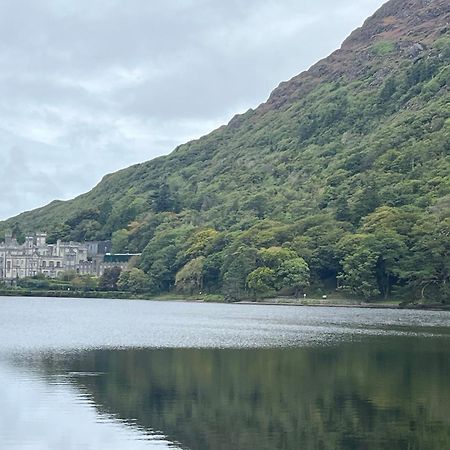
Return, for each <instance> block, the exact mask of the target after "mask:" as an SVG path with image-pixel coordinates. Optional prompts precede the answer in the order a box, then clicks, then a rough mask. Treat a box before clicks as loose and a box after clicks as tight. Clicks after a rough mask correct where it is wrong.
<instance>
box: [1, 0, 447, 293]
mask: <svg viewBox="0 0 450 450" xmlns="http://www.w3.org/2000/svg"><path fill="white" fill-rule="evenodd" d="M449 23H450V5H449V3H448V0H391V1H389V2H388V3H386V4H385V5H384V6H383V7H382V8H381V9H380V10H379V11H378V12H377V13H375V15H374V16H372V17H370V18H369V19H368V20H367V21H366V22H365V23H364V25H363V27H361V28H360V29H358V30H356V31H354V32H353V33H352V34H351V35H350V37H349V38H348V39H347V40H346V41H345V42H344V43H343V45H342V47H341V48H340V49H339V50H337V51H336V52H334V53H333V54H332V55H330V56H329V57H328V58H326V59H324V60H322V61H320V62H318V63H317V64H316V65H315V66H313V67H312V68H311V69H310V70H308V71H306V72H304V73H302V74H300V75H298V76H297V77H294V78H293V79H291V80H290V81H288V82H284V83H281V84H280V86H279V87H278V88H277V89H275V90H274V91H273V93H272V94H271V96H270V98H269V99H268V101H267V102H266V103H264V104H262V105H260V106H259V107H258V108H256V109H255V110H249V111H248V112H247V113H245V114H243V115H239V116H236V117H234V118H233V119H232V120H231V121H230V123H229V124H228V125H226V126H223V127H221V128H219V129H218V130H215V131H214V132H212V133H210V134H209V135H207V136H204V137H202V138H201V139H199V140H196V141H193V142H189V143H187V144H185V145H182V146H180V147H178V148H176V149H175V150H174V151H173V152H172V153H171V154H170V155H168V156H164V157H160V158H157V159H154V160H152V161H149V162H146V163H143V164H139V165H135V166H132V167H129V168H127V169H124V170H122V171H119V172H117V173H114V174H110V175H107V176H106V177H105V178H104V179H103V180H102V182H101V183H100V184H99V185H97V186H96V187H95V188H94V189H93V190H91V191H90V192H88V193H86V194H84V195H81V196H79V197H77V198H76V199H74V200H71V201H68V202H53V203H51V204H50V205H48V206H46V207H43V208H40V209H37V210H34V211H31V212H27V213H23V214H21V215H19V216H17V217H15V218H12V219H9V220H8V221H5V222H3V223H1V224H0V227H1V228H2V229H6V228H12V229H13V230H14V232H15V233H16V234H19V235H20V234H21V233H22V234H23V233H24V232H27V231H31V230H37V229H42V230H47V231H48V232H49V233H50V235H51V238H53V239H56V238H58V237H59V238H62V239H73V240H83V239H103V238H108V237H110V236H112V237H113V243H114V248H115V250H116V251H130V252H140V251H143V257H142V260H141V263H140V264H141V268H142V269H143V270H144V271H145V272H146V273H147V276H148V284H149V286H150V287H151V289H152V290H153V291H155V292H162V291H167V290H169V289H171V288H173V286H174V283H175V282H176V283H177V286H178V287H179V288H180V289H185V290H188V291H195V290H199V289H203V290H210V291H220V292H225V293H226V294H227V295H228V296H229V297H230V298H240V297H242V296H245V295H249V293H255V294H258V295H259V294H263V293H267V292H270V291H275V290H278V289H281V288H283V289H288V290H289V288H291V289H294V290H297V291H301V290H303V289H304V288H305V286H306V285H307V283H308V280H307V278H308V276H307V275H308V271H309V273H310V282H311V283H312V284H313V285H314V287H315V288H316V289H326V288H327V287H330V286H332V285H333V284H334V283H336V281H337V283H338V284H339V285H340V287H342V288H343V289H346V290H348V291H350V292H352V293H354V294H355V295H358V296H363V297H366V298H371V297H377V296H379V295H384V296H386V297H387V296H389V295H391V294H392V292H394V293H395V294H396V295H405V296H407V297H408V298H412V297H415V298H422V297H424V298H425V297H428V298H430V299H437V298H440V299H441V300H444V301H445V300H446V299H448V298H450V294H449V288H448V286H449V283H448V281H449V270H450V261H449V259H450V256H449V254H450V253H449V251H450V248H449V247H450V243H449V241H450V239H449V236H450V218H449V217H450V96H449V89H448V85H449V80H450V65H449V62H450V25H449ZM177 274H178V275H177ZM249 277H250V278H249Z"/></svg>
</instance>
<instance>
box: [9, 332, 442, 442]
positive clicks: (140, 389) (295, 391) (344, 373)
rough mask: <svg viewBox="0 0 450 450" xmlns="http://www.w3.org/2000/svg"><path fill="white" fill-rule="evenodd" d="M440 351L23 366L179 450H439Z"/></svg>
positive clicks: (115, 358)
mask: <svg viewBox="0 0 450 450" xmlns="http://www.w3.org/2000/svg"><path fill="white" fill-rule="evenodd" d="M448 343H449V341H448V338H437V337H430V338H426V339H423V338H422V339H420V338H405V337H398V336H397V337H392V336H390V337H379V336H378V337H368V338H367V339H365V340H364V342H359V343H358V342H354V343H351V342H348V343H344V344H340V345H339V346H330V347H309V348H289V349H286V348H284V349H282V348H278V349H252V350H250V349H221V350H219V349H154V350H149V349H147V350H145V349H142V350H136V349H135V350H96V351H90V352H87V353H79V354H72V355H70V356H68V355H66V356H55V355H47V356H46V357H42V358H41V359H40V360H39V361H35V364H34V365H35V367H36V366H38V367H39V368H40V370H41V374H42V376H45V378H46V379H47V380H48V381H51V382H55V380H58V382H59V383H61V382H62V381H61V380H64V381H63V384H64V385H65V386H66V387H67V386H72V387H73V386H75V387H76V388H77V390H78V391H79V392H84V393H86V395H85V398H88V399H90V401H92V402H93V403H94V404H95V405H96V407H97V409H98V411H99V412H100V414H101V416H102V417H114V418H115V419H116V420H119V421H123V422H124V423H128V424H130V425H132V426H133V427H135V428H136V429H140V430H148V431H149V432H150V431H151V430H160V431H161V432H162V433H164V435H166V436H167V437H168V439H169V440H170V441H172V442H177V443H180V444H179V445H180V447H182V448H189V449H192V450H207V449H208V450H211V449H214V450H231V449H233V450H236V449H242V450H252V449H255V450H256V449H258V450H265V449H267V450H274V449H349V450H359V449H361V450H362V449H364V450H371V449H377V450H378V449H386V450H387V449H389V450H391V449H396V450H402V449H405V450H406V449H420V450H428V449H429V450H435V449H444V448H449V447H450V385H449V383H448V376H449V374H450V352H449V346H448ZM16 364H19V366H20V361H16ZM76 420H78V419H76ZM66 448H67V447H66ZM124 448H134V447H124Z"/></svg>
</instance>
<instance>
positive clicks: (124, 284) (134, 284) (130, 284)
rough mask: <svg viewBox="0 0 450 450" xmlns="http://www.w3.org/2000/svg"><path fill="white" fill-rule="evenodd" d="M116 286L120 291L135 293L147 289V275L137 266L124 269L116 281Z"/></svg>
mask: <svg viewBox="0 0 450 450" xmlns="http://www.w3.org/2000/svg"><path fill="white" fill-rule="evenodd" d="M117 287H118V288H119V289H120V290H122V291H130V292H133V293H135V294H137V293H139V292H145V291H148V290H149V278H148V276H147V275H146V274H145V273H144V271H142V270H141V269H138V268H137V267H133V268H132V269H131V270H124V271H123V272H122V273H121V274H120V277H119V280H118V281H117Z"/></svg>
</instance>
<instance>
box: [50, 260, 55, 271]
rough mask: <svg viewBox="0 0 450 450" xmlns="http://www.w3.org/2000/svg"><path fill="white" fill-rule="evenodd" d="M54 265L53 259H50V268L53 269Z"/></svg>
mask: <svg viewBox="0 0 450 450" xmlns="http://www.w3.org/2000/svg"><path fill="white" fill-rule="evenodd" d="M54 266H55V263H54V262H53V261H50V268H51V269H53V267H54Z"/></svg>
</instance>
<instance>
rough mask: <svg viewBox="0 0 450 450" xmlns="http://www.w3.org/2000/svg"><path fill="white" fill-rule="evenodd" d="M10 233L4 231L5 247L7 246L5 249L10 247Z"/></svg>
mask: <svg viewBox="0 0 450 450" xmlns="http://www.w3.org/2000/svg"><path fill="white" fill-rule="evenodd" d="M12 236H13V235H12V231H9V230H8V231H6V232H5V245H6V246H7V247H9V246H11V244H12Z"/></svg>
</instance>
